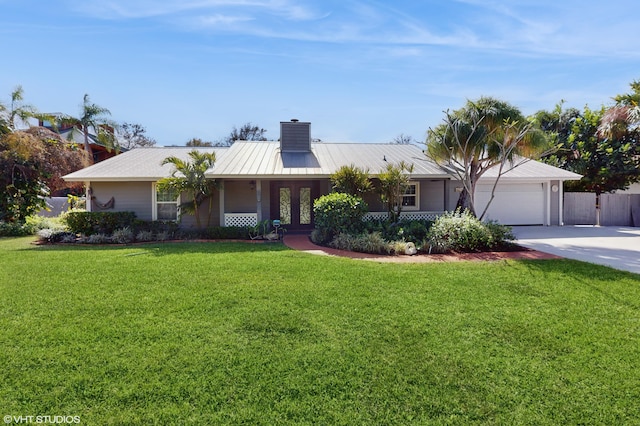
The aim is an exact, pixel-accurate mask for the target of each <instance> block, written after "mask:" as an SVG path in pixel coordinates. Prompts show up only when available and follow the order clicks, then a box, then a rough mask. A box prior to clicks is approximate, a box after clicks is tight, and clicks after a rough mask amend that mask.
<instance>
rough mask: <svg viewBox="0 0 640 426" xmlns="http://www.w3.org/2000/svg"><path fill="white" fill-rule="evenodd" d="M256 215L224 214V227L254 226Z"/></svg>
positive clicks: (256, 221)
mask: <svg viewBox="0 0 640 426" xmlns="http://www.w3.org/2000/svg"><path fill="white" fill-rule="evenodd" d="M257 224H258V213H225V215H224V226H256V225H257Z"/></svg>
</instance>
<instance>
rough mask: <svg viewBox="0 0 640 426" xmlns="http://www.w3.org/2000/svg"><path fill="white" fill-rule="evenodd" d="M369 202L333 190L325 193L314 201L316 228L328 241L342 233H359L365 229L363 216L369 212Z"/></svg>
mask: <svg viewBox="0 0 640 426" xmlns="http://www.w3.org/2000/svg"><path fill="white" fill-rule="evenodd" d="M367 211H368V208H367V204H366V203H365V202H364V200H363V199H362V198H360V197H357V196H355V195H350V194H345V193H341V192H333V193H331V194H327V195H323V196H322V197H320V198H318V199H317V200H315V202H314V203H313V213H314V216H315V222H314V225H315V228H316V229H318V230H320V231H321V232H320V235H321V236H323V237H325V238H326V240H324V241H323V243H326V242H327V241H328V240H330V239H332V238H333V237H334V236H335V235H338V234H340V233H346V234H358V233H360V231H362V229H363V222H362V218H363V217H364V215H365V214H366V213H367Z"/></svg>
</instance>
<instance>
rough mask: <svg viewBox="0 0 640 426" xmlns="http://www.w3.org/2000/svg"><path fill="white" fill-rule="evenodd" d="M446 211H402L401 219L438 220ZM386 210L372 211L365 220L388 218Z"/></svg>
mask: <svg viewBox="0 0 640 426" xmlns="http://www.w3.org/2000/svg"><path fill="white" fill-rule="evenodd" d="M443 213H444V212H402V213H400V218H401V219H407V220H436V219H437V218H438V217H439V216H441V215H442V214H443ZM387 216H388V215H387V213H386V212H370V213H367V214H366V215H365V217H364V219H363V220H364V221H365V222H366V221H371V220H380V219H386V218H387Z"/></svg>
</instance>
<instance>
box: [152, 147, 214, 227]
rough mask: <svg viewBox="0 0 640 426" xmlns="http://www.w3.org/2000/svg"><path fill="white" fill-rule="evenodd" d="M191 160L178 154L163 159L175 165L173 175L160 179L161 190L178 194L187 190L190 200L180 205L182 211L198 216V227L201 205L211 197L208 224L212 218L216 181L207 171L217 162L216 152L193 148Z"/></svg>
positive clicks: (190, 155)
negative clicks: (177, 155) (207, 174)
mask: <svg viewBox="0 0 640 426" xmlns="http://www.w3.org/2000/svg"><path fill="white" fill-rule="evenodd" d="M189 157H190V159H191V161H185V160H183V159H181V158H178V157H176V156H169V157H167V158H165V159H164V160H162V165H165V164H171V165H173V167H174V170H173V172H172V173H171V177H168V178H164V179H161V180H160V181H158V189H159V190H160V191H171V192H174V193H176V194H181V193H182V192H186V193H187V194H188V195H189V198H190V199H189V201H187V202H185V203H182V204H181V205H180V208H181V211H184V212H186V213H190V214H193V215H194V216H195V217H196V224H197V227H198V228H200V214H199V208H198V207H199V206H200V204H202V202H203V201H204V200H205V199H206V198H209V216H208V217H207V226H209V221H210V218H211V208H212V204H213V198H212V195H213V189H214V188H215V182H214V181H212V180H208V179H207V178H206V177H205V172H206V171H207V170H208V169H209V168H211V167H213V165H214V164H215V162H216V154H215V152H210V153H206V152H200V151H197V150H193V151H191V152H189Z"/></svg>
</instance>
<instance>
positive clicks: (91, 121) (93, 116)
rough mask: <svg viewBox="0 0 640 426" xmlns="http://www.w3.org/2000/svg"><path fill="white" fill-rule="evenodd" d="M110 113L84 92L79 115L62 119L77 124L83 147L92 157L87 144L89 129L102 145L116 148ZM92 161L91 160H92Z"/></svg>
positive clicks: (91, 156) (113, 125)
mask: <svg viewBox="0 0 640 426" xmlns="http://www.w3.org/2000/svg"><path fill="white" fill-rule="evenodd" d="M110 115H111V111H109V110H108V109H107V108H104V107H101V106H100V105H97V104H94V103H91V100H90V99H89V95H88V94H85V95H84V98H83V102H82V110H81V115H80V117H71V116H66V117H64V118H63V119H62V121H63V122H64V123H69V124H73V125H74V126H78V127H79V128H80V130H81V131H82V133H83V138H84V149H85V151H87V152H88V153H89V157H90V158H91V159H93V150H92V149H91V145H90V144H89V131H90V130H93V131H94V132H95V134H96V136H97V138H98V141H100V142H101V143H102V144H103V145H105V146H106V147H107V149H109V150H111V149H113V148H114V147H115V148H117V143H116V141H115V135H114V133H113V130H111V129H113V128H114V127H115V124H114V123H113V122H112V121H111V120H109V119H108V118H107V117H108V116H110ZM92 161H93V160H92Z"/></svg>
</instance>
